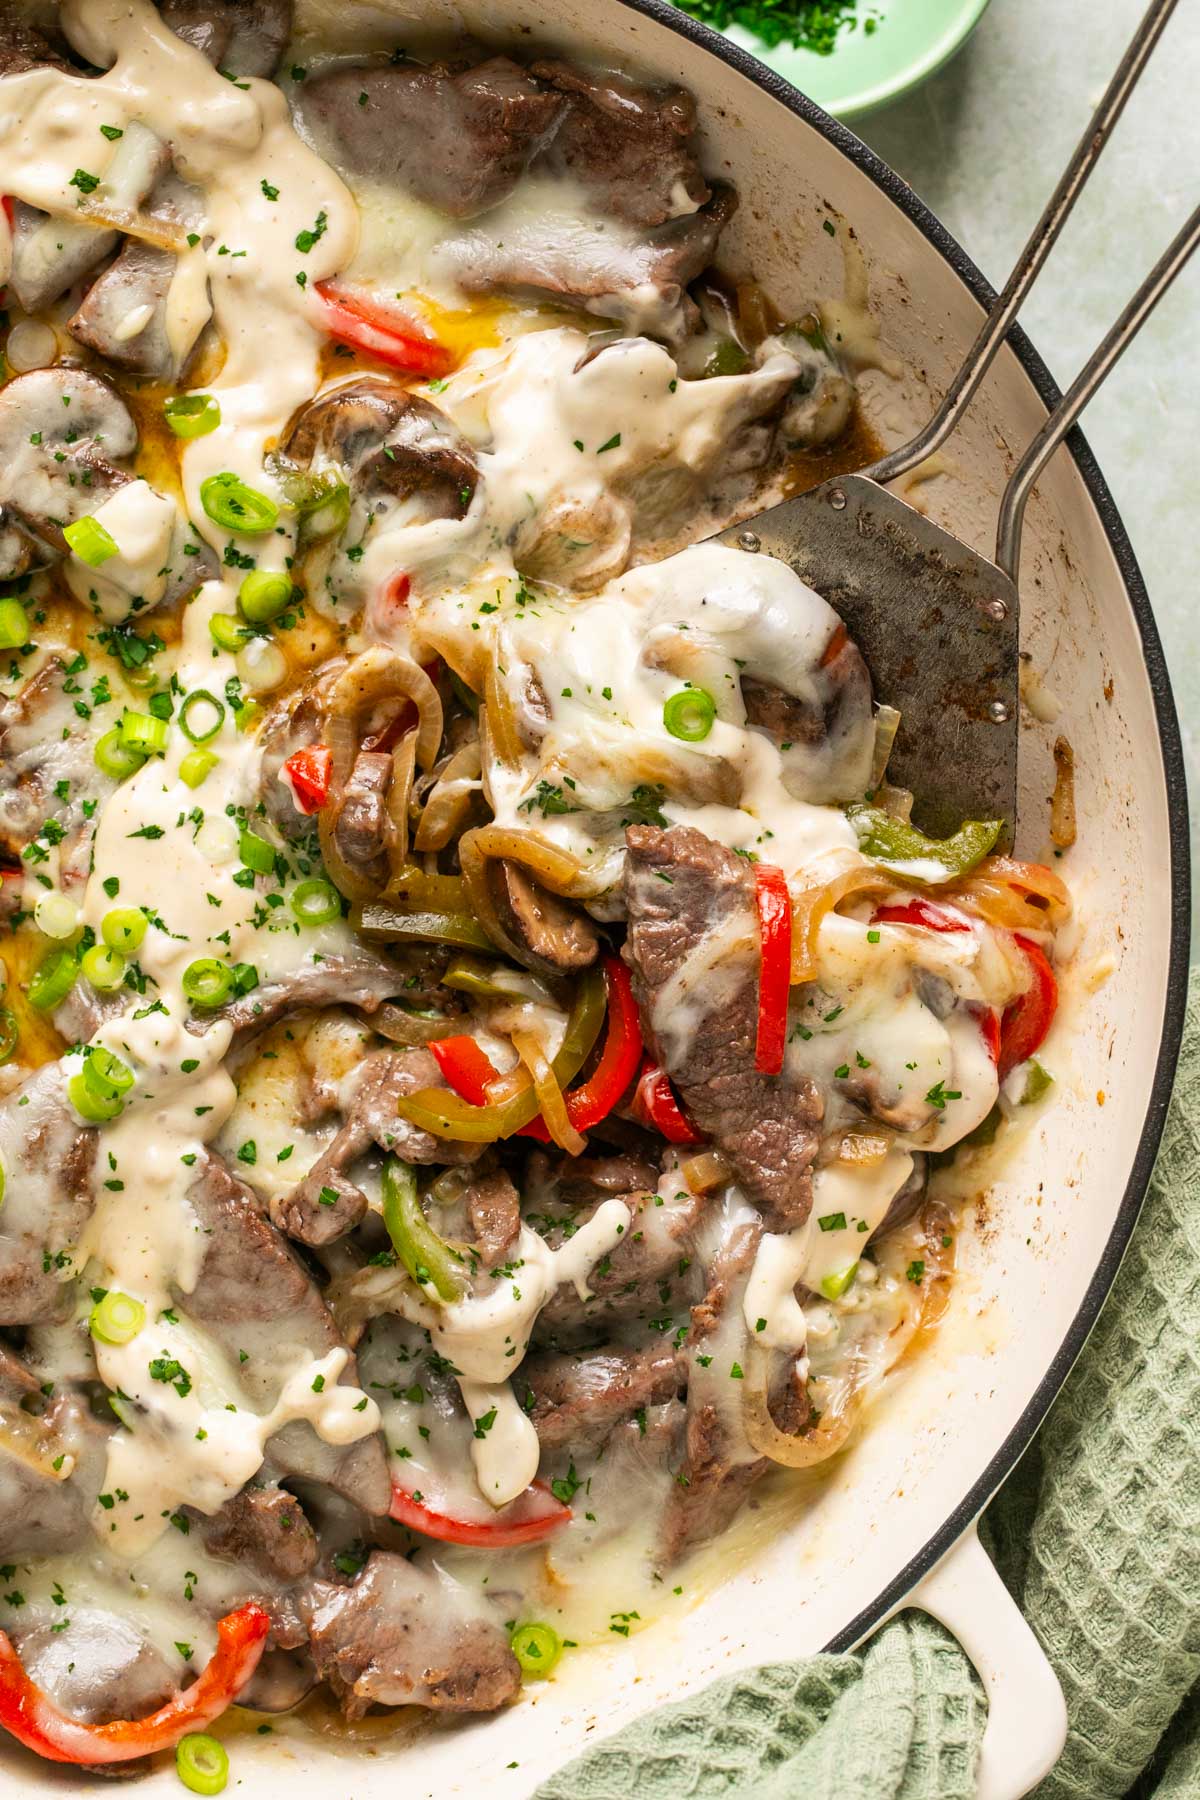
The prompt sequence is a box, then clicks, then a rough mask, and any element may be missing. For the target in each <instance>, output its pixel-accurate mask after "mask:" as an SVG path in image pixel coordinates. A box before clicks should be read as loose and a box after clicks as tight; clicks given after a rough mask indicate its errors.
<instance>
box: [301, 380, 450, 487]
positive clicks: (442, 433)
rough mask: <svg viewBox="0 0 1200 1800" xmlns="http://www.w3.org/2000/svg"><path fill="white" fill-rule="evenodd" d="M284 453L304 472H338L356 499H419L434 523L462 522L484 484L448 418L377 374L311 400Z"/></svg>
mask: <svg viewBox="0 0 1200 1800" xmlns="http://www.w3.org/2000/svg"><path fill="white" fill-rule="evenodd" d="M283 448H284V454H285V456H286V457H287V458H288V459H289V460H290V461H291V462H293V463H295V464H296V465H298V466H299V467H301V468H305V469H310V470H313V471H319V470H322V469H325V468H328V467H330V466H331V465H332V466H336V467H337V468H339V469H341V470H342V471H343V473H344V474H345V476H346V479H347V481H348V482H349V484H350V488H351V492H352V494H353V496H354V497H355V498H356V499H357V498H361V499H367V500H369V499H372V498H374V497H379V496H383V495H390V496H391V497H392V498H394V499H397V500H406V499H409V498H410V497H413V496H419V498H420V500H421V501H422V503H423V509H424V513H425V517H427V518H430V519H461V518H462V517H463V515H464V513H465V512H466V511H467V508H468V507H469V506H470V504H471V499H472V497H473V495H474V493H475V486H476V483H477V481H478V480H479V471H478V469H477V468H476V465H475V459H474V457H473V455H472V454H471V449H470V446H469V445H468V444H467V442H466V440H465V439H464V438H463V437H461V436H460V435H459V433H458V431H457V430H456V429H455V427H454V426H453V425H452V424H451V422H450V420H449V419H448V418H447V417H446V415H445V413H442V412H439V411H438V409H437V407H436V406H430V405H429V403H428V401H426V400H419V399H418V398H417V397H416V395H414V394H410V393H409V392H408V390H407V389H406V388H403V387H401V386H400V385H399V383H397V382H394V381H389V380H388V379H387V378H386V377H384V376H379V375H366V376H363V377H362V378H361V379H360V380H357V381H351V382H348V383H347V384H346V385H345V386H344V387H338V388H333V389H331V390H330V391H329V392H328V393H325V394H321V395H319V396H318V398H317V399H315V400H313V401H311V402H310V404H309V405H308V406H306V407H305V408H304V409H303V411H302V412H300V413H299V414H298V415H297V417H296V419H295V422H294V423H293V425H292V429H291V431H290V433H289V434H288V437H287V439H286V440H285V442H284V446H283Z"/></svg>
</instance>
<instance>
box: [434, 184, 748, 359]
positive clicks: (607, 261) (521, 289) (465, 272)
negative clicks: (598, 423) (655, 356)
mask: <svg viewBox="0 0 1200 1800" xmlns="http://www.w3.org/2000/svg"><path fill="white" fill-rule="evenodd" d="M736 209H737V195H736V194H735V193H734V191H733V189H732V188H724V187H723V188H717V189H716V190H715V191H714V193H713V197H712V199H711V200H710V201H709V203H708V205H707V206H706V207H703V208H702V209H701V211H700V212H696V213H688V214H687V215H685V216H684V217H682V218H678V219H668V220H667V222H666V224H664V225H655V226H651V227H649V228H648V229H647V230H645V231H644V232H643V233H642V234H641V235H640V236H639V235H632V236H631V235H629V233H628V232H622V231H619V230H614V229H613V228H612V227H611V226H609V227H607V228H606V227H604V226H603V225H601V224H597V225H595V226H590V225H588V224H587V223H586V221H585V222H582V223H580V224H578V225H575V226H573V228H572V229H571V231H570V232H564V231H563V230H562V227H561V224H560V222H559V221H558V220H556V219H555V218H554V217H553V216H551V215H546V216H545V217H541V218H533V219H530V220H526V221H523V222H521V223H520V224H517V225H514V226H513V227H512V228H511V229H506V230H505V233H504V237H503V239H497V237H496V236H495V234H494V233H489V232H488V231H486V230H485V229H484V228H483V227H482V226H480V227H478V228H476V229H473V230H470V231H467V232H464V233H463V234H462V235H461V236H459V237H455V238H450V239H447V240H446V241H445V242H444V243H443V244H442V245H441V246H440V247H439V251H438V257H439V260H440V261H442V262H444V263H445V265H446V267H447V268H448V269H449V270H450V272H451V273H452V274H453V275H454V277H455V279H456V280H457V281H458V283H459V285H460V286H461V287H463V288H465V289H466V290H467V292H468V293H481V294H487V293H497V292H498V293H506V294H508V293H511V294H517V295H532V296H534V297H536V298H540V299H549V300H553V301H560V302H561V301H566V302H573V303H577V304H578V305H580V306H582V307H583V309H584V310H585V311H586V312H590V313H597V314H598V315H599V316H600V317H601V318H605V319H613V320H615V321H616V322H617V323H618V324H620V325H622V326H623V327H624V328H625V329H626V330H627V331H628V332H630V333H632V334H634V335H637V334H645V335H648V336H651V337H656V338H661V339H662V340H663V341H664V342H666V343H678V342H679V341H680V340H682V339H683V338H685V337H687V336H688V335H689V334H690V333H691V332H692V331H694V330H695V328H696V325H697V323H698V319H699V314H698V311H697V308H696V306H695V304H694V302H693V301H692V300H691V299H690V298H689V297H688V295H687V292H686V289H687V286H688V283H689V282H692V281H694V280H695V279H696V277H697V276H698V275H700V274H701V273H702V272H703V271H704V270H705V269H706V268H707V267H708V265H709V264H710V263H711V262H712V259H713V256H714V254H715V252H716V248H717V242H718V240H719V238H720V236H721V233H722V231H723V230H724V228H725V226H726V225H727V224H728V222H729V220H730V219H731V218H732V217H733V214H734V212H735V211H736ZM631 229H632V228H631Z"/></svg>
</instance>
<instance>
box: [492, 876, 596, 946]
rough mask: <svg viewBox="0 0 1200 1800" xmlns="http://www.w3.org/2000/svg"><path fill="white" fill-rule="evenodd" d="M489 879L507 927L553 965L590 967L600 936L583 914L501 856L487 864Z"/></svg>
mask: <svg viewBox="0 0 1200 1800" xmlns="http://www.w3.org/2000/svg"><path fill="white" fill-rule="evenodd" d="M490 879H491V882H492V888H493V892H494V894H495V896H496V900H497V902H498V904H499V905H500V906H501V907H502V909H503V913H504V916H505V921H506V923H507V924H508V927H509V929H510V931H512V932H513V933H514V935H515V936H517V937H518V938H520V939H521V941H522V942H523V943H524V944H526V945H527V946H528V948H529V949H530V950H532V951H533V954H534V955H535V956H538V957H540V958H541V960H542V961H543V962H545V963H549V964H550V965H551V966H552V967H553V968H556V969H562V970H564V971H570V970H574V969H587V968H590V966H591V965H592V963H594V962H595V960H596V957H597V955H598V954H599V951H600V937H599V933H598V932H597V930H596V927H595V926H594V925H593V924H592V921H591V920H590V919H589V918H588V917H587V915H586V914H584V913H581V912H578V911H576V909H575V908H574V907H573V906H571V905H570V904H569V902H567V901H566V900H561V899H560V898H559V897H558V895H557V894H551V893H548V892H547V891H546V889H545V888H543V887H540V886H539V885H538V883H537V882H536V881H534V880H533V878H532V876H530V875H528V874H526V872H525V870H524V869H522V868H521V867H520V866H519V864H517V863H513V862H509V861H507V860H506V859H502V860H500V861H498V862H494V863H492V864H491V865H490Z"/></svg>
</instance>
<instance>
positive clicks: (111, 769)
mask: <svg viewBox="0 0 1200 1800" xmlns="http://www.w3.org/2000/svg"><path fill="white" fill-rule="evenodd" d="M93 754H94V756H95V760H96V767H97V768H98V769H99V770H100V771H101V773H102V774H105V775H111V776H112V778H113V780H114V781H124V779H125V777H126V776H127V775H135V774H136V773H137V771H138V770H139V769H140V768H141V766H142V764H143V763H144V762H145V760H146V759H145V757H144V756H143V755H141V753H140V752H139V751H136V750H131V749H130V747H129V745H128V744H127V743H126V742H125V741H124V739H123V738H122V736H121V727H120V726H119V725H114V726H113V728H112V730H111V731H106V732H105V734H104V736H103V737H102V738H100V739H99V740H98V742H97V744H96V748H95V751H94V753H93Z"/></svg>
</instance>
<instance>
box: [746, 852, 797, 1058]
mask: <svg viewBox="0 0 1200 1800" xmlns="http://www.w3.org/2000/svg"><path fill="white" fill-rule="evenodd" d="M754 899H755V904H756V906H757V908H758V937H759V946H760V955H761V966H760V969H759V976H758V1036H757V1039H756V1042H755V1046H754V1066H755V1068H756V1069H757V1070H758V1072H759V1074H760V1075H778V1074H780V1073H781V1071H782V1069H783V1052H784V1048H785V1046H786V1044H787V1015H788V995H789V993H790V991H791V983H792V897H791V895H790V894H789V893H788V885H787V880H786V878H785V876H784V873H783V870H782V869H777V868H776V867H775V865H774V864H773V863H755V865H754Z"/></svg>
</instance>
